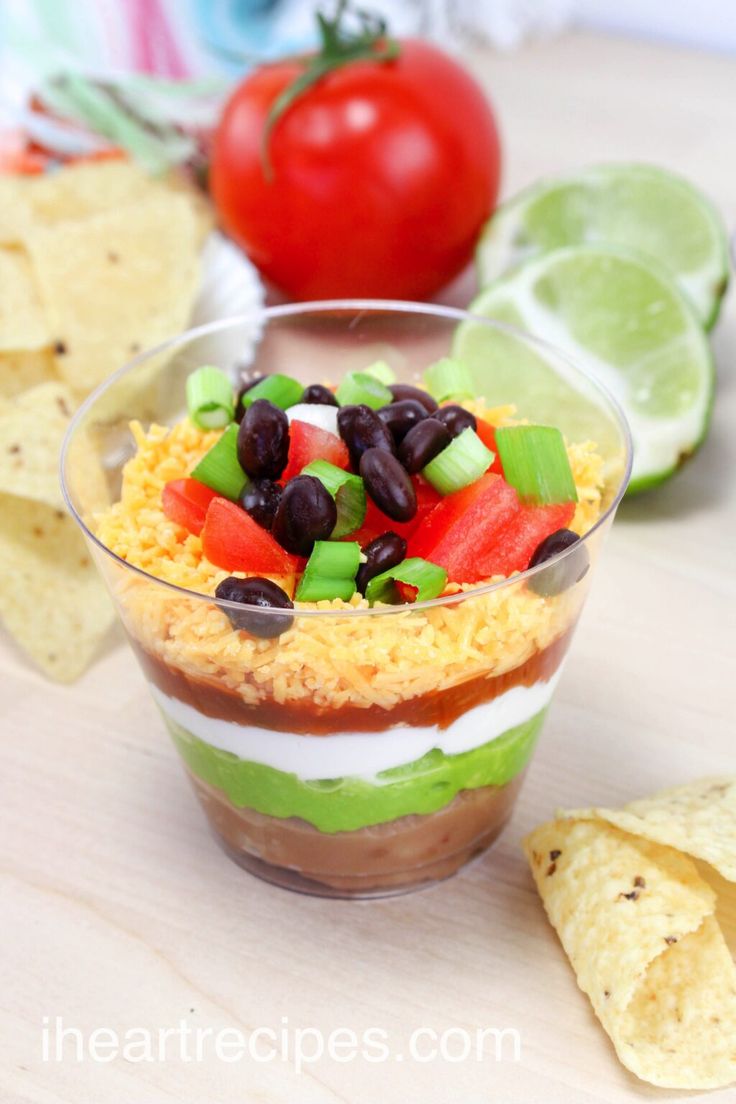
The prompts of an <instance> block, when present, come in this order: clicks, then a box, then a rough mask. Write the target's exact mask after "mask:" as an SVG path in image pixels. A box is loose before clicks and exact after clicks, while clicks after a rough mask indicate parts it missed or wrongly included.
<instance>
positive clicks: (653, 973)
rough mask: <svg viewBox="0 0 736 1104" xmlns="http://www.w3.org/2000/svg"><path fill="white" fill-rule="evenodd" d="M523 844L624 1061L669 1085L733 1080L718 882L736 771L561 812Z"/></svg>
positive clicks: (734, 1006)
mask: <svg viewBox="0 0 736 1104" xmlns="http://www.w3.org/2000/svg"><path fill="white" fill-rule="evenodd" d="M524 849H525V851H526V855H527V858H528V859H529V863H530V865H531V869H532V874H533V875H534V880H535V882H536V885H537V889H538V890H539V893H540V896H541V897H542V901H543V902H544V907H545V909H546V911H547V914H548V916H549V919H550V921H551V923H552V926H553V927H554V928H555V930H556V932H557V934H558V936H559V937H560V941H561V942H562V945H563V947H564V948H565V951H566V952H567V955H568V957H569V959H570V962H571V963H572V966H573V969H574V970H575V974H576V977H577V981H578V984H579V986H580V988H581V989H582V990H583V992H584V993H587V995H588V997H589V998H590V1001H591V1004H592V1005H593V1009H594V1010H595V1013H596V1015H597V1016H598V1018H599V1020H600V1021H601V1023H602V1024H603V1027H604V1028H605V1030H606V1032H607V1033H608V1035H609V1036H610V1038H611V1041H612V1042H613V1045H614V1047H615V1048H616V1053H617V1054H618V1056H619V1058H620V1059H621V1061H622V1063H623V1064H624V1066H626V1067H627V1069H629V1070H631V1071H632V1072H633V1073H635V1074H636V1075H637V1076H638V1077H640V1078H642V1079H643V1080H644V1081H648V1082H650V1083H651V1084H653V1085H658V1086H660V1087H663V1088H670V1089H691V1090H693V1089H694V1090H702V1089H713V1088H720V1087H722V1086H725V1085H729V1084H731V1083H732V1082H734V1081H736V965H735V964H734V960H733V957H732V954H731V951H730V950H729V947H728V945H727V943H726V940H725V939H724V935H723V932H722V930H721V927H720V925H719V922H718V919H717V917H716V904H717V895H716V893H715V892H714V889H713V888H712V885H711V883H716V884H717V883H720V885H721V886H726V887H728V883H729V882H731V883H732V882H734V881H736V778H720V779H702V780H699V781H697V782H694V783H691V784H689V785H685V786H679V787H676V788H675V789H671V790H666V791H664V792H662V793H659V794H656V795H655V796H654V797H651V798H647V799H644V800H641V801H634V802H632V803H631V804H629V805H625V806H624V807H623V808H621V809H604V808H593V809H581V810H575V811H573V812H569V813H564V814H560V815H559V816H558V818H557V819H556V820H554V821H551V822H550V823H548V824H543V825H541V826H540V827H539V828H537V829H535V831H533V832H532V833H531V835H530V836H529V837H528V838H527V839H526V840H525V842H524ZM693 858H696V859H698V860H701V862H702V863H703V864H708V866H707V867H706V866H703V867H702V868H699V867H698V866H696V864H695V862H693ZM701 869H702V870H703V871H704V872H703V873H701ZM724 879H726V880H727V881H724Z"/></svg>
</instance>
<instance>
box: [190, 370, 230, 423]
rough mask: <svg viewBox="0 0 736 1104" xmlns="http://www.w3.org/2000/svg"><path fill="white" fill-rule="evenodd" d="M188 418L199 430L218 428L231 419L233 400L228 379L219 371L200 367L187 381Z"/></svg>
mask: <svg viewBox="0 0 736 1104" xmlns="http://www.w3.org/2000/svg"><path fill="white" fill-rule="evenodd" d="M187 408H188V410H189V417H190V418H191V419H192V421H193V422H194V424H195V425H198V426H199V428H200V429H221V428H222V427H223V426H226V425H227V424H228V422H231V421H232V420H233V414H234V412H235V400H234V398H233V387H232V384H231V383H230V380H229V379H228V378H227V376H226V375H225V373H224V372H222V371H221V370H220V369H219V368H213V367H212V366H211V365H204V366H203V367H202V368H198V369H197V371H196V372H192V374H191V376H190V377H189V379H188V380H187Z"/></svg>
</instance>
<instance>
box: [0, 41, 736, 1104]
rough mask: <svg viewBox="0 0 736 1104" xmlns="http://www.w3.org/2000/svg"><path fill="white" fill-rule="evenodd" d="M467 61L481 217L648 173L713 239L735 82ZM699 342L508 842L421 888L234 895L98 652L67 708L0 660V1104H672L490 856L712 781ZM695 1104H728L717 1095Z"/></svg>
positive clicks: (584, 55) (713, 621) (724, 449)
mask: <svg viewBox="0 0 736 1104" xmlns="http://www.w3.org/2000/svg"><path fill="white" fill-rule="evenodd" d="M470 60H471V62H472V64H473V66H474V68H475V70H476V72H477V73H478V74H479V75H480V76H481V78H482V79H483V80H484V82H485V83H486V85H487V87H488V89H489V90H490V91H491V92H492V95H493V97H494V100H495V102H496V105H497V107H498V111H499V113H500V116H501V120H502V124H503V131H504V139H505V148H506V178H505V190H506V192H507V193H508V192H510V191H512V190H514V189H516V188H518V187H519V186H521V185H524V184H526V183H528V182H530V181H532V180H534V179H535V178H536V177H538V176H540V175H541V174H543V173H546V172H551V171H555V170H560V169H567V168H571V167H573V166H575V165H582V164H585V163H588V162H591V161H595V160H600V159H607V158H610V159H613V158H618V159H648V160H651V161H655V162H658V163H660V164H662V165H667V166H671V167H672V168H673V169H678V170H681V171H682V172H684V173H686V174H688V175H689V176H690V177H692V179H693V180H694V181H696V182H697V183H698V184H700V185H702V187H703V188H705V189H706V190H707V191H708V192H709V193H710V194H711V195H712V196H713V198H714V199H715V200H716V201H717V202H718V204H719V205H720V207H721V209H722V210H723V212H724V213H725V216H726V218H727V220H728V222H729V225H730V226H733V225H734V223H735V222H736V139H735V137H734V121H735V119H736V58H731V59H729V58H726V57H718V56H709V55H706V54H696V53H687V52H684V51H681V50H675V49H671V48H667V47H661V46H654V45H651V44H642V43H635V42H631V41H625V40H616V39H604V38H596V37H592V36H583V35H569V36H567V37H564V38H562V39H559V40H557V41H554V42H548V43H539V44H536V45H532V46H529V47H527V48H525V49H524V50H523V51H521V52H519V53H516V54H512V55H508V56H495V55H483V56H475V57H474V58H472V59H470ZM463 286H467V282H466V284H465V285H462V284H461V285H460V288H458V287H456V288H455V289H454V290H453V292H452V293H451V294H452V297H453V298H454V299H455V300H457V299H458V297H460V296H461V295H462V288H463ZM715 344H716V349H717V354H718V360H719V373H720V383H719V394H718V400H717V403H716V408H715V421H714V425H713V430H712V433H711V436H710V439H709V441H708V443H707V445H706V446H705V448H704V449H703V451H702V453H701V454H700V455H699V456H698V457H697V459H696V460H695V461H694V462H693V463H692V464H691V465H690V466H689V467H688V468H687V469H686V470H685V471H684V472H683V473H682V475H681V476H680V477H679V478H677V479H676V480H675V481H674V482H672V483H671V484H669V485H668V486H666V487H665V488H663V489H662V490H661V491H659V492H657V493H656V494H655V495H652V496H651V497H645V498H642V499H641V500H639V501H635V502H631V503H627V504H626V505H625V506H624V508H622V509H621V511H620V513H619V517H618V519H617V521H616V524H615V527H614V531H613V533H612V536H611V538H610V541H609V544H608V547H607V549H606V552H605V555H604V558H603V562H602V564H601V566H600V568H599V575H598V577H597V579H596V580H595V585H594V587H593V594H592V597H591V599H590V602H589V606H588V609H587V611H586V613H585V615H584V618H583V622H582V624H581V626H580V629H579V631H578V634H577V636H576V639H575V641H574V644H573V648H572V653H571V656H570V659H569V662H568V665H567V668H566V671H565V675H564V678H563V680H562V682H561V685H560V687H559V690H558V692H557V698H556V701H555V703H554V705H553V708H552V710H551V715H550V717H549V722H548V724H547V728H546V732H545V733H544V736H543V739H542V743H541V748H540V750H539V752H538V754H537V757H536V759H535V761H534V764H533V766H532V769H531V772H530V774H529V777H528V780H527V782H526V785H525V789H524V792H523V795H522V797H521V800H520V804H519V807H518V811H517V814H516V816H515V818H514V821H513V824H512V826H511V828H510V829H509V830H508V832H507V833H506V835H505V836H504V838H503V839H502V841H501V842H500V843H499V844H498V845H497V846H496V848H495V849H494V850H493V851H492V853H490V854H488V855H487V856H485V857H484V858H483V859H482V860H480V861H479V862H477V863H476V864H475V865H474V866H473V867H472V868H471V869H470V870H468V871H466V872H464V873H463V874H461V875H460V876H458V877H456V878H455V879H454V880H451V881H450V882H447V883H445V884H443V885H441V886H439V887H437V888H435V889H432V890H430V891H426V892H423V893H418V894H414V895H410V896H407V897H401V898H396V899H393V900H387V901H379V902H375V903H366V904H350V903H343V902H329V901H320V900H312V899H309V898H306V897H300V896H297V895H294V894H290V893H286V892H284V891H281V890H278V889H275V888H272V887H270V886H268V885H265V884H263V883H261V882H259V881H257V880H255V879H254V878H251V877H249V876H248V875H246V874H245V873H243V872H241V871H240V870H239V869H238V868H237V867H236V866H234V865H233V864H232V863H231V862H230V861H229V860H228V859H226V858H225V857H224V856H223V855H222V854H221V853H220V851H219V850H218V849H217V847H216V846H215V845H214V843H213V842H212V840H211V838H210V836H209V835H208V832H207V829H206V827H205V823H204V819H203V817H202V816H201V814H200V813H199V811H198V808H197V806H196V805H195V802H194V800H193V797H192V795H191V793H190V792H189V789H188V786H187V784H186V782H185V779H184V776H183V774H182V772H181V770H180V769H179V767H178V765H177V762H176V759H175V755H174V751H173V749H172V747H170V745H169V743H168V740H167V738H166V736H165V734H164V732H163V729H162V725H161V723H160V721H159V718H158V715H157V713H156V711H155V709H154V706H153V703H152V701H151V700H150V699H149V697H148V693H147V690H146V688H145V686H144V683H143V679H142V676H141V675H140V674H139V672H138V669H137V667H136V665H135V663H134V660H133V657H132V655H131V654H130V653H129V652H128V651H127V650H126V648H125V646H124V645H123V644H122V642H121V641H120V640H117V641H115V642H114V645H113V646H111V648H110V649H109V650H108V652H107V654H106V655H105V656H104V657H103V658H102V659H101V660H100V661H99V662H98V663H97V664H96V665H95V666H94V668H93V669H92V670H91V671H89V672H88V674H87V675H86V676H85V677H84V678H83V679H82V680H81V681H80V682H79V683H78V684H77V685H75V686H73V687H71V688H62V687H56V686H54V685H51V684H49V683H47V682H45V681H44V680H43V679H41V678H40V677H38V676H37V675H36V674H35V673H34V672H33V671H31V670H30V669H29V667H27V666H26V665H25V663H24V662H23V661H22V659H21V658H20V656H19V655H18V654H17V653H16V652H15V651H14V649H13V647H12V645H11V644H10V643H9V642H8V641H6V640H0V720H1V727H2V767H1V775H0V777H1V783H0V785H1V786H2V798H1V800H0V818H1V819H2V832H1V835H0V840H1V841H2V846H1V850H0V868H1V870H2V883H1V888H0V894H1V903H0V929H1V930H0V936H1V937H2V942H1V944H0V945H1V946H2V954H1V959H0V983H1V984H0V1101H1V1102H2V1104H20V1102H26V1101H34V1102H38V1104H58V1102H62V1101H63V1102H64V1104H90V1102H92V1104H169V1102H176V1104H189V1102H192V1104H195V1102H196V1104H220V1102H222V1104H236V1102H237V1104H251V1102H254V1101H259V1102H260V1101H263V1102H266V1101H268V1102H273V1104H276V1102H282V1101H283V1102H284V1104H287V1102H288V1104H294V1102H295V1101H296V1102H299V1104H312V1102H314V1104H328V1102H333V1101H346V1102H349V1104H363V1102H365V1104H369V1102H370V1104H374V1102H376V1101H381V1102H382V1104H392V1102H394V1101H395V1102H408V1101H411V1102H414V1101H416V1102H421V1104H433V1102H443V1104H444V1102H453V1104H454V1102H455V1101H459V1100H462V1101H463V1102H464V1104H480V1102H485V1101H492V1102H497V1104H557V1102H559V1104H588V1102H590V1104H594V1102H595V1104H597V1102H603V1101H605V1102H606V1104H623V1102H629V1101H641V1100H649V1099H657V1098H658V1099H661V1100H677V1101H682V1100H690V1099H693V1100H694V1099H695V1096H691V1095H690V1094H682V1093H667V1092H662V1091H658V1090H654V1089H650V1088H648V1087H646V1086H644V1085H642V1084H640V1083H639V1082H637V1081H636V1080H635V1079H634V1078H633V1077H631V1076H630V1075H628V1074H627V1073H626V1071H625V1070H624V1069H623V1068H622V1067H621V1066H620V1065H619V1063H618V1062H617V1060H616V1058H615V1056H614V1054H613V1050H612V1048H611V1046H610V1044H609V1042H608V1039H607V1038H606V1036H605V1035H604V1033H603V1032H602V1030H601V1029H600V1028H599V1026H598V1024H597V1022H596V1020H595V1019H594V1016H593V1014H592V1012H591V1009H590V1007H589V1004H588V1002H587V1000H586V998H585V997H584V996H583V995H582V994H581V993H580V992H579V991H578V989H577V987H576V984H575V980H574V977H573V974H572V972H571V970H570V967H569V965H568V963H567V960H566V958H565V956H564V955H563V953H562V951H561V949H560V946H559V944H558V942H557V939H556V937H555V935H554V933H553V931H552V930H551V929H550V927H549V926H548V924H547V921H546V919H545V917H544V915H543V912H542V908H541V905H540V902H539V900H538V898H537V896H536V893H535V891H534V889H533V887H532V883H531V878H530V876H529V874H528V871H527V869H526V866H525V863H524V861H523V858H522V856H521V853H520V850H519V840H520V838H521V836H522V834H523V833H524V832H525V831H527V830H528V829H529V828H531V827H532V825H534V824H536V823H538V822H539V821H541V820H543V819H545V818H547V817H548V816H549V815H550V814H551V813H552V812H553V810H554V809H555V807H557V806H559V805H566V804H568V805H569V804H572V805H579V804H581V803H585V802H607V803H614V802H623V801H625V800H627V799H630V798H632V797H634V796H635V795H639V794H645V793H647V792H650V791H652V790H654V789H656V788H658V787H660V786H663V785H667V784H671V783H677V782H680V781H684V780H687V779H690V778H693V777H696V776H698V775H702V774H706V773H714V772H723V771H728V770H731V771H732V770H733V766H734V751H733V748H734V716H735V715H736V679H735V678H734V632H735V630H734V625H735V624H736V579H735V576H734V549H735V548H736V524H735V523H736V489H735V488H736V431H735V430H734V426H735V425H736V364H734V363H733V362H734V361H735V360H736V320H735V319H734V310H733V306H732V302H727V303H726V306H725V310H724V313H723V317H722V320H721V323H720V325H719V328H718V333H717V335H716V338H715ZM732 934H733V933H732ZM44 1016H48V1017H50V1018H53V1017H56V1016H61V1017H62V1018H63V1021H64V1024H65V1025H66V1026H76V1027H78V1028H80V1029H82V1030H84V1031H85V1032H90V1031H92V1030H93V1029H94V1028H97V1027H110V1028H112V1029H114V1030H116V1031H117V1032H118V1033H120V1034H121V1035H122V1034H123V1033H124V1032H125V1031H126V1030H128V1029H130V1028H132V1027H139V1028H148V1029H151V1030H154V1029H158V1028H160V1027H166V1026H169V1025H171V1026H176V1025H177V1024H178V1023H179V1021H180V1020H182V1019H183V1020H184V1021H186V1024H187V1025H189V1026H190V1027H192V1028H197V1027H199V1028H203V1027H210V1028H213V1029H215V1030H219V1029H221V1028H223V1027H239V1028H241V1029H244V1030H246V1031H247V1030H251V1029H253V1028H255V1027H258V1026H265V1027H272V1028H276V1029H279V1030H280V1029H281V1027H282V1026H286V1027H288V1028H298V1027H302V1028H303V1027H311V1028H316V1029H318V1030H320V1031H322V1032H324V1033H325V1034H327V1033H329V1032H330V1031H331V1030H332V1029H334V1028H337V1027H342V1028H347V1029H352V1030H354V1031H356V1032H361V1031H363V1030H364V1029H365V1028H367V1027H369V1026H378V1027H380V1028H382V1029H383V1030H384V1031H386V1032H388V1033H389V1036H390V1040H391V1043H390V1045H391V1047H392V1050H393V1053H394V1055H395V1054H396V1053H402V1054H403V1060H402V1059H397V1058H396V1057H395V1056H394V1057H392V1059H391V1060H390V1061H387V1062H383V1063H379V1062H373V1063H372V1062H369V1061H367V1060H365V1059H357V1060H355V1061H352V1062H345V1063H341V1062H339V1061H336V1060H335V1059H334V1058H330V1057H324V1058H322V1059H321V1060H320V1061H318V1062H315V1063H313V1064H309V1065H307V1066H306V1067H305V1068H304V1070H303V1071H302V1072H301V1073H298V1072H297V1071H296V1068H295V1065H294V1063H293V1061H292V1062H289V1061H280V1060H276V1061H272V1062H268V1063H266V1062H263V1063H259V1062H255V1061H245V1062H240V1063H238V1064H228V1063H226V1062H223V1061H219V1060H218V1059H217V1058H216V1057H214V1056H212V1055H210V1057H209V1058H208V1059H207V1060H205V1061H203V1062H189V1063H187V1062H184V1061H182V1060H177V1059H176V1058H175V1057H170V1058H169V1060H168V1061H166V1062H148V1063H134V1062H131V1061H127V1062H126V1061H124V1060H123V1059H120V1058H119V1059H116V1060H115V1061H114V1062H112V1063H110V1064H99V1063H93V1062H92V1061H91V1060H89V1059H87V1060H86V1061H84V1062H81V1063H77V1062H75V1061H73V1060H72V1059H71V1058H68V1059H67V1060H66V1061H64V1062H63V1063H53V1062H52V1063H43V1062H42V1061H41V1025H42V1018H43V1017H44ZM284 1017H286V1018H287V1022H286V1023H285V1024H284V1023H283V1018H284ZM425 1026H426V1027H430V1028H433V1029H434V1030H436V1031H437V1032H442V1031H444V1030H445V1029H446V1028H461V1029H465V1030H468V1031H470V1032H474V1031H475V1029H476V1028H478V1027H496V1028H507V1027H508V1028H515V1029H516V1030H518V1032H519V1033H520V1037H521V1058H520V1061H518V1062H514V1061H511V1060H505V1061H501V1062H496V1061H494V1060H493V1056H492V1054H491V1055H489V1056H488V1057H487V1058H486V1060H484V1061H480V1062H479V1061H475V1060H473V1059H469V1060H467V1061H464V1062H458V1063H454V1062H450V1061H444V1060H437V1061H433V1062H427V1063H422V1062H417V1061H412V1060H410V1058H409V1055H408V1054H407V1053H405V1052H406V1045H407V1040H408V1037H409V1035H410V1034H411V1032H412V1031H414V1030H415V1029H416V1028H420V1027H425ZM305 1039H306V1036H305ZM305 1045H307V1044H306V1043H305ZM402 1047H403V1051H402ZM507 1054H510V1049H509V1051H508V1052H507ZM711 1099H712V1100H713V1101H714V1102H716V1101H718V1102H719V1104H720V1102H724V1104H725V1102H726V1101H727V1100H730V1101H733V1100H734V1090H724V1091H721V1092H716V1093H714V1094H712V1096H711Z"/></svg>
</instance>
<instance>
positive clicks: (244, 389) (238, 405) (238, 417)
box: [235, 375, 266, 422]
mask: <svg viewBox="0 0 736 1104" xmlns="http://www.w3.org/2000/svg"><path fill="white" fill-rule="evenodd" d="M265 378H266V377H265V376H261V375H259V376H253V378H252V379H247V380H243V382H242V383H241V385H240V389H239V390H238V393H237V395H236V398H235V421H236V422H242V420H243V415H244V414H245V408H244V407H243V406H242V399H243V395H247V393H248V392H249V391H250V389H251V387H255V385H256V384H257V383H260V382H261V380H262V379H265Z"/></svg>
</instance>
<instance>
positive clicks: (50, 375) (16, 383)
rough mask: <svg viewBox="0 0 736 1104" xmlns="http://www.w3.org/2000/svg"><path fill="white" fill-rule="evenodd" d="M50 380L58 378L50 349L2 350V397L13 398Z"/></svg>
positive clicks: (0, 355)
mask: <svg viewBox="0 0 736 1104" xmlns="http://www.w3.org/2000/svg"><path fill="white" fill-rule="evenodd" d="M49 380H58V376H57V374H56V368H55V367H54V358H53V355H52V352H51V350H50V349H29V350H19V351H15V352H14V351H8V352H0V398H4V399H11V398H13V396H15V395H20V394H21V393H22V392H23V391H27V390H28V389H29V388H30V387H35V386H36V385H37V384H39V383H47V382H48V381H49Z"/></svg>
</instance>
